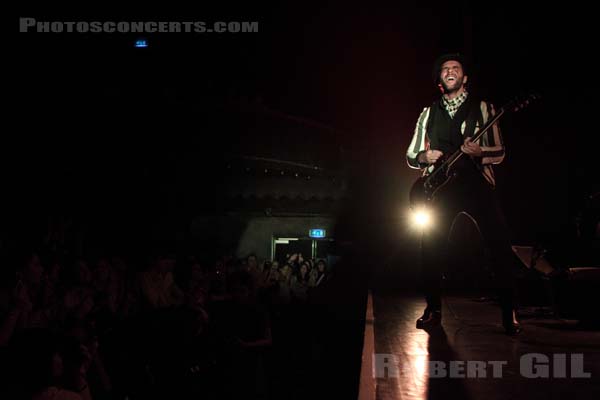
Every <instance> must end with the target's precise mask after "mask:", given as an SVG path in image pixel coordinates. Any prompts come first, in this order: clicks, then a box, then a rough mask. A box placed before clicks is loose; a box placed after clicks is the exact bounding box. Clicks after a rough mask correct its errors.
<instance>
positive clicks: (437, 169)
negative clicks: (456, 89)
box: [409, 94, 540, 209]
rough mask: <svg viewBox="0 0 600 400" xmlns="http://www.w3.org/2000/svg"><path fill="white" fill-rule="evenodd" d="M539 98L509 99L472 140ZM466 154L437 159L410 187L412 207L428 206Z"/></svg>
mask: <svg viewBox="0 0 600 400" xmlns="http://www.w3.org/2000/svg"><path fill="white" fill-rule="evenodd" d="M539 98H540V96H539V95H537V94H529V95H527V96H525V97H517V98H515V99H513V100H511V101H509V102H508V103H506V104H505V105H504V106H503V107H502V108H500V110H498V112H497V113H496V115H494V116H493V117H492V118H491V119H489V120H488V121H487V123H486V124H485V125H484V126H482V127H481V128H480V129H479V131H477V133H475V134H474V135H473V137H472V138H471V141H473V142H476V141H477V140H479V139H480V138H481V137H482V136H483V135H484V134H485V133H486V132H487V131H489V130H490V129H492V126H494V124H495V123H496V122H498V120H499V119H500V118H501V117H502V116H503V115H505V114H506V113H508V112H509V111H515V112H516V111H519V110H521V109H523V108H525V107H527V106H528V105H529V104H530V103H532V102H533V101H534V100H538V99H539ZM464 155H465V153H463V152H462V151H461V150H460V149H458V150H457V151H455V152H454V153H453V154H452V155H450V156H446V155H443V156H442V157H440V158H439V159H438V160H437V161H436V163H435V164H434V167H433V171H432V172H431V173H430V174H428V175H424V176H422V177H420V178H419V179H417V181H416V182H415V183H414V184H413V185H412V187H411V189H410V193H409V204H410V207H411V208H412V209H416V208H421V207H426V206H427V205H428V204H429V203H431V202H432V201H433V200H434V198H435V195H436V193H438V191H439V190H440V189H442V188H443V187H445V186H446V185H448V184H450V183H451V182H452V181H453V180H454V179H455V178H456V176H457V175H458V173H457V171H456V169H453V168H452V167H453V166H454V165H455V164H456V162H457V161H459V159H460V158H461V157H462V156H464Z"/></svg>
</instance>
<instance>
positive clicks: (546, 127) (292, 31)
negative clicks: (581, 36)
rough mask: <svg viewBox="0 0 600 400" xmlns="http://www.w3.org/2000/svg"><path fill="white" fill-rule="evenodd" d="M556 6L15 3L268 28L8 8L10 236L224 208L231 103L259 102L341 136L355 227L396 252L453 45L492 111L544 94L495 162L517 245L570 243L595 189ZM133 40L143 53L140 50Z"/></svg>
mask: <svg viewBox="0 0 600 400" xmlns="http://www.w3.org/2000/svg"><path fill="white" fill-rule="evenodd" d="M547 8H548V7H547V6H544V8H541V7H538V6H537V5H523V4H516V2H515V4H511V3H506V2H503V3H502V4H494V5H493V7H492V6H488V5H480V3H479V2H468V1H463V2H457V3H451V4H450V3H447V2H442V3H441V4H436V3H432V2H428V3H419V2H408V3H404V4H397V5H393V6H388V7H376V6H366V5H365V6H362V7H361V6H348V5H343V6H342V5H320V6H318V7H317V6H309V5H307V4H304V3H301V4H298V5H279V6H273V7H267V6H254V5H252V6H246V7H244V8H240V7H234V6H232V5H220V6H216V5H202V6H196V9H193V10H192V9H185V10H184V9H176V7H175V6H173V7H171V8H170V10H168V11H165V10H163V11H153V10H149V9H148V8H140V9H130V10H125V9H121V10H115V11H110V12H109V11H106V10H94V9H92V8H89V9H87V10H75V9H68V10H59V9H56V8H47V9H43V8H38V7H33V6H23V8H22V11H21V12H20V14H19V16H23V17H35V18H37V19H38V20H53V19H54V20H141V19H146V20H172V21H177V20H200V21H207V22H212V21H221V20H222V21H230V20H231V21H244V20H248V21H259V32H258V33H221V34H217V33H210V34H209V33H205V34H195V33H171V34H154V35H129V34H118V33H114V34H93V35H92V34H89V35H88V34H77V33H68V34H67V33H62V34H53V33H44V34H40V33H21V34H20V33H18V32H17V31H18V27H17V25H18V21H17V19H15V20H14V21H13V24H12V26H11V27H12V28H13V29H12V32H13V33H14V38H15V40H14V41H11V46H10V47H9V49H10V51H11V53H12V54H11V56H10V57H8V58H7V59H8V60H9V63H8V64H9V69H10V72H9V73H8V74H7V75H5V78H6V80H7V81H8V83H9V84H10V87H11V90H9V91H8V92H7V94H6V96H7V98H8V100H9V101H8V104H9V108H8V109H7V111H8V113H7V116H8V119H9V120H12V122H11V123H10V125H9V124H7V125H5V126H6V128H7V130H6V131H5V136H4V145H3V146H2V149H3V153H4V154H3V155H2V160H3V161H2V162H3V167H2V175H3V178H2V182H3V185H4V186H5V189H6V190H5V191H4V193H5V196H4V198H5V200H8V201H7V202H6V203H5V204H6V205H5V206H4V211H5V212H4V216H3V218H4V222H5V223H4V226H5V227H7V228H5V231H4V233H3V235H4V241H5V242H10V241H11V240H28V239H27V238H30V237H37V236H39V235H38V234H37V233H38V232H41V231H43V230H44V229H45V226H46V217H47V216H48V215H64V214H66V215H76V216H77V218H79V219H80V220H84V221H86V222H85V224H84V225H85V226H86V228H82V229H87V230H89V231H91V232H96V234H98V235H100V236H102V235H109V234H110V236H111V237H113V238H114V237H115V236H120V239H114V240H115V241H117V242H121V243H128V244H131V245H133V242H132V239H131V238H133V237H140V235H142V236H143V235H144V234H146V233H147V232H148V231H149V230H150V231H151V230H152V229H172V230H173V231H174V232H175V231H177V229H179V227H180V226H181V224H185V223H186V222H185V221H187V220H188V219H189V218H190V217H191V216H193V215H197V214H202V213H205V214H206V213H208V214H210V213H212V212H218V210H217V209H216V208H215V207H216V206H215V200H214V196H213V195H212V193H213V192H214V188H215V187H216V184H217V183H218V182H219V180H220V179H221V177H222V175H221V172H220V169H219V168H216V167H215V166H219V165H221V164H220V163H221V162H222V159H223V158H224V157H225V156H226V155H227V154H230V153H232V152H233V153H235V152H242V153H243V150H244V149H240V148H239V146H238V145H237V143H239V142H240V141H239V139H240V136H243V135H245V134H247V133H246V132H244V131H243V130H241V131H240V130H235V129H232V126H233V127H235V124H233V125H232V118H233V119H234V117H232V115H234V113H232V112H231V110H232V105H233V108H235V106H237V105H239V104H244V103H248V102H249V103H256V102H259V103H261V104H265V105H267V106H268V107H270V108H272V109H275V110H279V111H281V112H283V113H287V114H291V115H296V116H299V117H303V118H307V119H311V120H314V121H317V122H320V123H323V124H326V125H329V126H331V127H333V128H335V129H336V131H337V132H338V133H337V134H335V136H336V137H334V138H333V140H335V141H337V142H338V143H339V144H340V146H342V147H343V148H344V149H345V163H346V165H347V166H348V167H349V171H350V175H351V176H350V181H351V186H350V190H351V195H350V197H349V202H350V203H351V204H349V206H348V209H351V210H352V215H351V218H352V223H350V224H347V225H350V226H351V227H350V228H349V229H350V230H351V231H352V232H351V234H350V235H352V236H353V237H355V238H358V240H359V241H362V243H361V245H365V246H367V247H369V248H370V249H371V250H372V252H373V254H375V255H376V254H378V253H381V252H382V251H388V250H387V249H388V248H389V246H391V245H393V246H395V249H396V250H395V251H398V249H400V253H401V249H402V248H403V247H402V245H400V246H398V243H400V244H402V243H408V244H409V246H410V245H411V243H412V242H410V241H408V242H407V241H405V240H404V235H405V232H403V229H404V228H403V227H402V226H401V225H402V218H403V215H404V213H405V211H404V210H405V209H406V206H407V201H406V200H407V193H408V189H409V187H410V185H411V184H412V182H413V181H414V179H415V178H416V177H417V176H418V172H417V171H414V170H410V169H409V168H408V167H407V165H406V161H405V152H406V148H407V146H408V143H409V141H410V139H411V135H412V131H413V129H414V124H415V122H416V119H417V117H418V115H419V113H420V112H421V110H422V108H423V107H425V106H427V105H428V104H429V103H430V102H431V101H432V100H433V99H435V97H436V96H437V93H436V88H435V87H434V86H433V85H432V82H431V64H432V62H433V60H434V59H435V57H436V56H437V55H438V54H440V53H442V52H446V51H461V52H464V53H465V54H467V55H468V57H469V58H470V59H471V61H472V72H471V77H470V82H471V83H472V85H471V89H470V90H471V91H472V92H473V93H476V94H478V95H480V96H482V97H484V98H486V99H488V100H489V101H491V102H493V103H494V104H495V105H496V106H497V107H499V106H500V105H502V104H503V103H504V102H506V101H508V100H510V99H511V98H512V97H513V96H514V95H516V94H521V93H524V92H527V91H530V90H534V91H536V92H538V93H540V94H541V95H542V96H543V100H542V101H540V102H538V103H537V104H534V105H532V106H531V107H529V108H527V109H525V110H523V111H522V112H521V113H518V114H512V115H510V116H508V117H507V118H505V119H503V120H502V128H503V131H504V139H505V142H506V147H507V157H506V159H505V161H504V163H503V164H502V165H500V166H498V168H496V173H497V181H498V192H499V195H500V197H501V200H502V202H503V204H504V206H505V211H506V215H507V219H508V221H509V225H510V227H511V229H512V231H513V235H514V241H515V242H519V243H534V242H536V241H546V242H548V243H552V244H553V245H554V246H555V247H561V246H563V247H565V248H566V247H567V244H566V243H567V242H566V240H568V239H569V232H570V229H571V225H572V220H573V218H574V216H575V215H576V214H577V212H578V210H579V209H580V208H581V204H582V203H583V198H584V196H585V195H586V194H589V193H591V192H592V191H593V190H597V187H596V189H594V188H593V185H594V183H593V182H594V179H592V178H591V173H590V172H589V170H590V168H589V167H591V166H592V161H591V160H588V159H587V158H586V159H580V158H578V156H577V154H578V153H577V151H575V149H576V148H577V146H578V145H579V143H581V142H580V141H579V139H576V138H578V136H576V135H577V134H579V131H576V130H575V129H574V127H573V125H572V124H570V123H567V122H566V120H567V118H565V116H567V115H568V113H567V111H566V108H565V107H566V106H567V105H573V104H576V102H577V101H578V99H579V98H578V97H576V96H573V93H572V91H573V84H572V81H571V75H570V72H568V68H569V67H571V66H572V65H573V59H570V58H569V57H570V56H569V55H568V54H567V53H568V50H567V49H568V48H569V46H568V45H567V43H566V42H565V40H564V39H562V38H561V37H562V27H561V25H560V24H556V23H555V21H554V20H552V19H549V18H548V17H547V15H548V12H549V10H548V9H547ZM543 15H546V16H545V17H544V16H543ZM563 27H564V26H563ZM140 36H143V37H145V38H147V39H148V41H149V44H150V46H149V48H146V49H136V48H134V47H133V42H134V41H135V39H137V38H138V37H140ZM567 60H571V61H570V62H568V61H567ZM9 127H10V128H9ZM339 132H341V133H339ZM269 134H270V133H266V134H265V135H262V136H257V137H256V140H257V141H259V142H260V141H263V142H268V141H269V140H270V139H269ZM306 146H311V143H306ZM575 157H577V159H575ZM182 160H188V161H189V160H192V161H189V162H183V161H182ZM190 165H192V167H190ZM364 222H368V223H369V225H368V226H369V230H368V232H367V231H365V230H364V227H365V224H364ZM570 224H571V225H570ZM156 227H159V228H156ZM16 231H19V232H20V233H19V235H20V236H19V235H17V236H19V239H14V238H15V237H16V236H15V235H14V232H16ZM7 232H12V233H11V234H10V235H9V234H8V233H7ZM99 232H104V233H99ZM9 236H10V237H9ZM140 243H143V240H142V241H141V242H140ZM561 243H564V245H563V244H561ZM140 246H143V244H140Z"/></svg>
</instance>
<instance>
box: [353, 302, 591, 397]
mask: <svg viewBox="0 0 600 400" xmlns="http://www.w3.org/2000/svg"><path fill="white" fill-rule="evenodd" d="M424 306H425V303H424V301H423V300H422V299H421V298H420V297H419V296H415V295H403V294H401V293H400V290H398V291H397V292H395V293H391V292H390V291H387V292H373V293H372V294H370V295H369V306H368V307H367V318H366V327H365V341H364V349H363V363H362V370H361V384H360V385H361V386H360V394H359V398H360V399H361V400H362V399H365V400H366V399H378V400H388V399H402V400H410V399H445V400H448V399H541V398H544V399H564V398H567V397H570V398H573V399H598V398H600V331H598V330H589V329H582V328H580V327H579V326H578V325H577V323H576V321H569V320H561V319H556V318H554V317H552V316H551V315H544V314H543V313H541V314H539V315H536V314H535V313H532V312H529V315H528V316H524V317H522V318H521V319H520V320H521V323H522V325H523V327H524V331H523V332H522V333H521V334H520V335H519V336H517V337H509V336H507V335H505V334H504V331H503V328H502V325H501V323H500V308H499V307H498V305H497V304H494V303H493V302H489V301H477V299H475V298H473V299H471V298H468V297H463V296H456V295H455V296H447V297H445V298H444V304H443V310H442V313H443V321H442V325H441V326H440V327H439V328H437V329H434V330H431V331H429V332H426V331H424V330H419V329H416V328H415V321H416V319H417V318H418V317H419V316H420V315H421V313H422V311H423V309H424ZM528 311H531V310H529V309H528ZM535 376H538V377H535Z"/></svg>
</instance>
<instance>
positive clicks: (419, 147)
mask: <svg viewBox="0 0 600 400" xmlns="http://www.w3.org/2000/svg"><path fill="white" fill-rule="evenodd" d="M428 119H429V107H425V108H424V109H423V111H422V112H421V115H419V119H418V120H417V126H416V127H415V132H414V133H413V137H412V140H411V141H410V145H409V146H408V151H407V152H406V161H407V162H408V166H409V167H411V168H415V169H423V168H425V167H427V164H420V163H419V162H418V161H417V157H418V156H419V154H420V153H422V152H424V151H426V150H427V147H429V143H428V140H427V137H426V136H427V120H428Z"/></svg>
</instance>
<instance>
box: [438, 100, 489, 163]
mask: <svg viewBox="0 0 600 400" xmlns="http://www.w3.org/2000/svg"><path fill="white" fill-rule="evenodd" d="M480 103H481V102H480V101H479V100H478V99H476V98H474V97H473V96H472V95H470V96H468V97H467V99H466V100H465V102H464V103H463V104H461V106H460V107H459V108H458V110H457V111H456V114H455V115H454V118H451V117H450V115H449V114H448V111H446V109H445V108H444V104H443V102H442V99H440V100H438V101H436V102H434V103H433V104H432V105H431V110H430V113H429V119H428V122H427V137H428V138H429V142H430V147H429V148H430V149H432V150H440V151H442V152H443V153H444V154H446V155H450V154H452V153H454V152H455V151H457V150H458V149H459V148H460V146H461V145H462V144H463V141H464V139H465V138H466V137H469V136H473V133H474V132H475V126H476V123H477V121H479V126H480V127H481V126H482V125H483V116H482V115H481V108H480ZM465 121H466V124H467V125H466V127H465V134H464V136H463V134H462V133H461V130H460V127H461V125H462V123H463V122H465Z"/></svg>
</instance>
